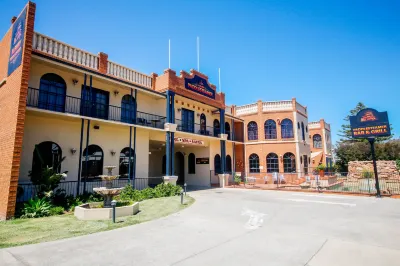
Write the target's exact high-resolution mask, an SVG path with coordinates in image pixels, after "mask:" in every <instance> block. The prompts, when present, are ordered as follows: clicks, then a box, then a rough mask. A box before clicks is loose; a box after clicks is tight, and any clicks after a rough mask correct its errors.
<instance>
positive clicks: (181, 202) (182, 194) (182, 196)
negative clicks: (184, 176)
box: [181, 190, 183, 204]
mask: <svg viewBox="0 0 400 266" xmlns="http://www.w3.org/2000/svg"><path fill="white" fill-rule="evenodd" d="M181 204H183V190H181Z"/></svg>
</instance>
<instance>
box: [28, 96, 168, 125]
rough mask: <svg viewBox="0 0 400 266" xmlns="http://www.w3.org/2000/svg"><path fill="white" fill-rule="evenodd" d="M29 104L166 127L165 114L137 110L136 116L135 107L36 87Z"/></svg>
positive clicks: (106, 118) (59, 110)
mask: <svg viewBox="0 0 400 266" xmlns="http://www.w3.org/2000/svg"><path fill="white" fill-rule="evenodd" d="M27 106H30V107H35V108H39V109H44V110H49V111H54V112H60V113H69V114H76V115H82V116H89V117H94V118H99V119H104V120H112V121H118V122H123V123H128V124H137V125H142V126H147V127H153V128H160V129H162V128H164V123H165V117H164V116H159V115H155V114H149V113H145V112H140V111H137V113H136V117H135V114H134V111H133V108H129V107H128V108H123V107H119V106H113V105H107V104H101V103H96V102H93V101H89V100H82V99H80V98H76V97H72V96H66V95H64V94H60V93H55V92H48V91H39V90H38V89H34V88H29V89H28V97H27Z"/></svg>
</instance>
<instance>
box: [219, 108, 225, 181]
mask: <svg viewBox="0 0 400 266" xmlns="http://www.w3.org/2000/svg"><path fill="white" fill-rule="evenodd" d="M219 113H220V119H219V121H220V134H221V137H222V136H223V134H225V110H224V109H220V110H219ZM220 143H221V173H222V174H225V171H226V147H225V140H224V139H221V140H220Z"/></svg>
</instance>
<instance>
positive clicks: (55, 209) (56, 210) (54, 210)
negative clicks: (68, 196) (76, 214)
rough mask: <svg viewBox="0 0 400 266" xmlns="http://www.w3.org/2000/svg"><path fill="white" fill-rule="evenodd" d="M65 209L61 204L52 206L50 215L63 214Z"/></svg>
mask: <svg viewBox="0 0 400 266" xmlns="http://www.w3.org/2000/svg"><path fill="white" fill-rule="evenodd" d="M64 211H65V210H64V208H63V207H61V206H56V207H52V208H50V211H49V215H50V216H53V215H60V214H63V213H64Z"/></svg>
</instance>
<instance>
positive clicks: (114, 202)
mask: <svg viewBox="0 0 400 266" xmlns="http://www.w3.org/2000/svg"><path fill="white" fill-rule="evenodd" d="M111 206H112V221H113V223H115V207H116V206H117V201H116V200H113V201H111Z"/></svg>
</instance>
